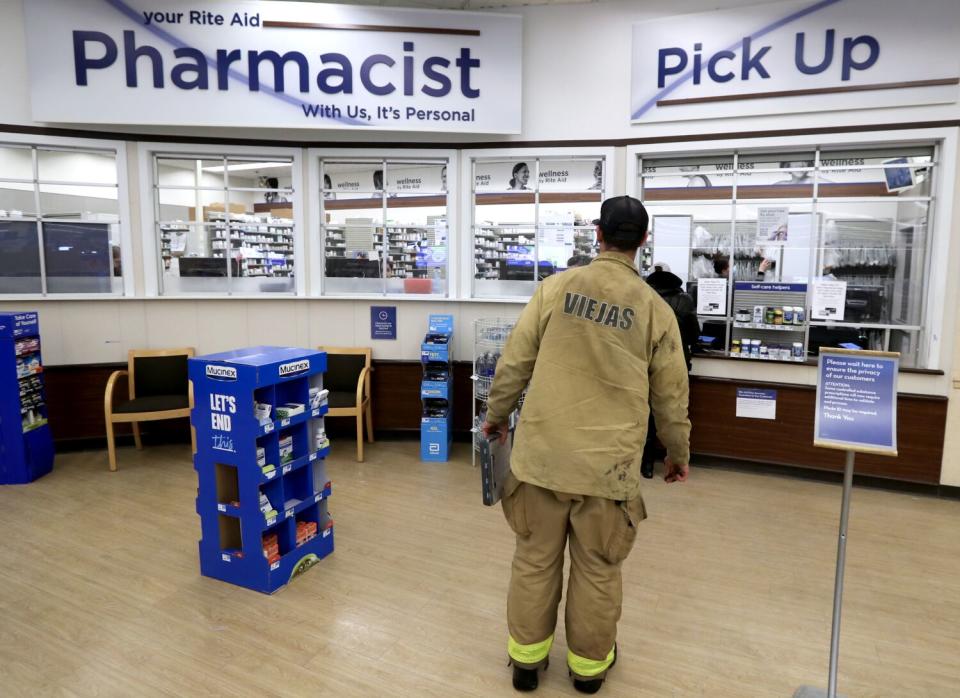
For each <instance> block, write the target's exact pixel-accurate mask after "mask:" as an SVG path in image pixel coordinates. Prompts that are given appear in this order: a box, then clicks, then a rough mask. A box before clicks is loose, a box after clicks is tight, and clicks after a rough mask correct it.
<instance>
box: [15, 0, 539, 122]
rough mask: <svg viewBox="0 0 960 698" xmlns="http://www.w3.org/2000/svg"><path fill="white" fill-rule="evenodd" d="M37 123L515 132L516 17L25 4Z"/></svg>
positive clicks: (251, 6)
mask: <svg viewBox="0 0 960 698" xmlns="http://www.w3.org/2000/svg"><path fill="white" fill-rule="evenodd" d="M24 12H25V16H26V35H27V44H28V57H29V67H30V83H31V94H32V102H33V118H34V120H35V121H47V122H72V123H110V124H163V125H202V126H258V127H295V128H324V129H330V128H358V129H361V128H373V129H389V130H402V131H460V132H464V131H470V132H482V133H519V131H520V108H521V93H520V84H521V82H520V81H521V60H522V56H521V29H522V26H521V18H520V17H517V16H509V15H498V14H488V13H483V14H480V13H466V12H442V11H424V10H410V9H397V8H385V7H356V6H347V5H328V4H321V3H305V2H253V1H243V0H241V1H238V2H225V1H222V0H214V1H212V2H194V3H187V2H169V1H164V2H157V1H155V0H154V1H152V2H151V1H150V0H71V1H70V2H63V1H62V0H30V1H29V2H25V3H24Z"/></svg>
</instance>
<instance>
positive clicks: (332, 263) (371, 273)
mask: <svg viewBox="0 0 960 698" xmlns="http://www.w3.org/2000/svg"><path fill="white" fill-rule="evenodd" d="M380 272H381V262H380V260H378V259H351V258H349V257H327V259H326V275H327V277H328V278H331V277H337V278H342V279H379V278H380Z"/></svg>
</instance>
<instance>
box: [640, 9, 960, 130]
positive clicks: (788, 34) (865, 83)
mask: <svg viewBox="0 0 960 698" xmlns="http://www.w3.org/2000/svg"><path fill="white" fill-rule="evenodd" d="M957 27H960V2H957V0H924V2H922V3H911V2H877V1H876V0H820V1H819V2H817V1H816V0H805V1H803V2H799V1H793V2H780V3H773V4H765V5H751V6H749V7H742V8H737V9H732V10H723V11H717V12H708V13H700V14H692V15H684V16H680V17H671V18H667V19H660V20H652V21H649V22H642V23H638V24H634V25H633V57H632V67H633V70H632V92H631V110H630V114H631V121H633V122H634V123H649V122H657V121H678V120H687V119H707V118H710V119H713V118H722V117H731V116H753V115H758V114H784V113H802V112H810V111H824V110H838V109H867V108H874V107H891V106H903V105H910V104H937V103H950V102H956V101H957V96H958V84H960V53H958V51H957V48H956V45H957Z"/></svg>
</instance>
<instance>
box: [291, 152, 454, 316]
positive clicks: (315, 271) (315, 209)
mask: <svg viewBox="0 0 960 698" xmlns="http://www.w3.org/2000/svg"><path fill="white" fill-rule="evenodd" d="M460 152H461V151H460V150H457V149H454V148H308V149H307V150H306V158H307V167H306V170H307V187H308V191H309V192H310V199H309V206H310V216H309V220H310V232H309V235H310V236H311V237H310V238H309V240H310V244H309V245H308V247H309V249H310V259H309V264H310V283H309V288H308V291H307V294H308V295H309V296H310V297H314V298H331V299H339V300H352V299H356V300H384V299H387V300H413V301H434V302H442V301H452V300H459V299H458V297H457V292H456V289H457V282H456V280H457V278H458V274H459V265H458V263H457V261H458V258H457V254H456V251H457V250H458V248H459V245H460V237H461V236H460V231H459V228H460V226H459V222H460V218H459V206H458V202H459V190H460V187H459V184H460V181H459V172H460ZM321 159H323V160H331V159H338V160H341V159H342V160H354V161H357V162H365V161H378V160H390V159H396V160H413V161H416V160H436V161H440V160H444V159H445V160H446V161H447V287H446V292H445V293H444V294H443V295H438V294H426V293H425V294H407V293H388V292H384V293H329V292H328V290H327V283H326V276H325V274H326V267H325V258H326V241H325V240H324V238H323V236H322V235H321V234H320V226H321V225H322V223H323V206H322V204H323V194H322V189H323V180H322V179H321V174H320V161H321ZM384 184H386V183H384ZM384 191H386V188H384ZM305 234H307V233H306V231H305ZM314 234H315V235H316V237H313V236H314Z"/></svg>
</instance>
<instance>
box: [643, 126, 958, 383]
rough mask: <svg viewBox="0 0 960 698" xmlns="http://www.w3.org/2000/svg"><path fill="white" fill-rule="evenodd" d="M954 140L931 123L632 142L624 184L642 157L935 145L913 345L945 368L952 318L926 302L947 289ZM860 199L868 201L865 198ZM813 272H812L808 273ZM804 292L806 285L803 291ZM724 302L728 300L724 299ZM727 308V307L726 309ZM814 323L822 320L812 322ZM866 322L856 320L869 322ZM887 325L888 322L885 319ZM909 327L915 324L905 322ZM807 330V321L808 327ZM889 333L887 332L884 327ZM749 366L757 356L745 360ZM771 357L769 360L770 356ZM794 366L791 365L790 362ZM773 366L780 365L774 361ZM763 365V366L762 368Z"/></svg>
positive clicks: (926, 365) (929, 366)
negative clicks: (917, 340)
mask: <svg viewBox="0 0 960 698" xmlns="http://www.w3.org/2000/svg"><path fill="white" fill-rule="evenodd" d="M957 143H958V129H956V128H931V129H922V128H921V129H907V130H902V131H874V132H863V133H829V134H818V135H803V136H778V137H775V138H738V139H729V140H715V141H698V142H696V143H695V144H691V145H690V147H689V148H683V147H678V146H677V145H675V144H650V145H631V146H628V147H627V162H626V185H627V192H628V193H629V194H630V195H631V196H639V194H640V188H641V182H640V174H641V173H640V162H641V158H643V157H645V156H646V157H657V158H661V157H696V156H713V155H717V154H720V153H731V154H732V153H738V154H739V153H742V152H744V151H746V152H748V153H760V152H769V153H771V154H773V153H777V152H780V151H783V152H791V151H792V152H795V151H797V150H799V149H811V150H813V149H816V151H817V161H818V162H817V164H818V165H819V157H820V151H821V150H822V149H828V150H830V149H840V148H874V147H876V148H884V147H901V146H902V147H909V146H930V145H933V147H934V164H935V167H936V170H935V174H934V183H933V187H932V189H931V191H930V195H929V198H930V209H929V213H928V216H929V218H930V219H931V220H932V224H931V225H930V226H929V229H928V235H929V238H928V241H927V249H926V250H925V257H926V258H925V260H924V269H925V278H924V294H923V298H922V299H921V310H920V320H919V325H918V326H919V328H920V330H919V332H920V333H921V335H922V339H921V346H920V348H919V350H918V364H919V368H922V369H925V370H939V371H945V370H946V369H947V368H948V365H947V364H948V363H949V356H950V354H951V352H952V349H953V347H952V344H953V337H952V335H951V336H950V337H945V336H944V329H945V328H952V318H951V317H948V316H947V309H946V306H945V305H944V306H943V307H941V308H940V309H939V310H937V309H936V307H935V306H936V304H935V303H932V302H931V299H930V294H931V292H932V291H931V289H947V288H950V287H951V284H949V279H950V272H951V269H950V267H951V264H950V254H949V252H950V241H951V240H950V238H951V236H950V228H951V225H952V219H953V200H954V190H955V187H956V167H957V162H956V160H957V159H956V157H955V153H956V152H957ZM849 198H850V197H842V198H841V197H836V198H834V197H818V196H817V192H816V191H815V192H814V196H813V197H812V198H811V199H810V201H811V203H813V202H819V201H828V202H829V201H831V200H833V201H836V202H837V203H843V202H846V203H850V201H849V200H848V199H849ZM864 201H867V200H866V199H864ZM716 203H718V204H721V203H728V204H729V205H730V206H734V201H733V199H730V200H726V202H724V201H721V200H717V202H716ZM821 256H822V254H821V253H819V252H817V253H815V254H811V260H812V261H811V272H814V271H816V270H817V269H819V268H820V267H819V266H817V264H818V262H820V258H821ZM811 278H812V277H811ZM808 293H809V291H808ZM728 306H729V301H728ZM729 310H730V308H729V307H728V311H729ZM817 324H818V325H820V324H823V323H821V322H819V321H818V322H817ZM852 324H854V323H843V324H841V325H840V326H851V325H852ZM870 325H871V323H865V324H864V325H858V326H870ZM884 327H887V325H884ZM908 327H914V326H913V325H910V326H908ZM807 333H808V334H809V323H808V328H807ZM886 334H887V336H889V332H887V333H886ZM747 363H748V364H749V367H750V368H751V369H752V368H754V367H756V366H758V365H764V364H762V363H760V364H758V363H757V362H747ZM771 363H773V362H771ZM795 368H796V367H795ZM808 368H809V367H808ZM774 369H775V370H782V365H781V364H779V363H777V364H775V366H774ZM761 370H762V369H761Z"/></svg>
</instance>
